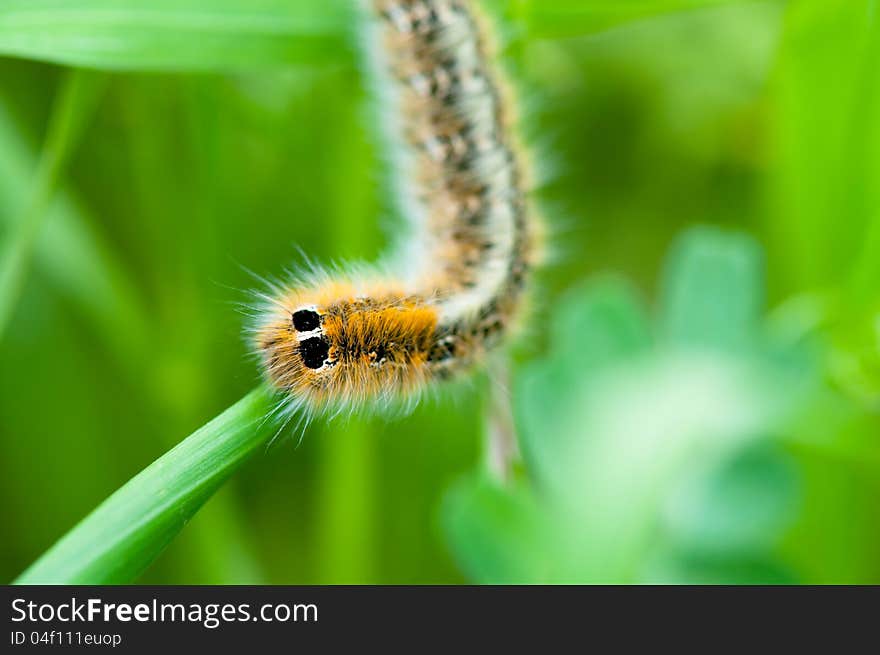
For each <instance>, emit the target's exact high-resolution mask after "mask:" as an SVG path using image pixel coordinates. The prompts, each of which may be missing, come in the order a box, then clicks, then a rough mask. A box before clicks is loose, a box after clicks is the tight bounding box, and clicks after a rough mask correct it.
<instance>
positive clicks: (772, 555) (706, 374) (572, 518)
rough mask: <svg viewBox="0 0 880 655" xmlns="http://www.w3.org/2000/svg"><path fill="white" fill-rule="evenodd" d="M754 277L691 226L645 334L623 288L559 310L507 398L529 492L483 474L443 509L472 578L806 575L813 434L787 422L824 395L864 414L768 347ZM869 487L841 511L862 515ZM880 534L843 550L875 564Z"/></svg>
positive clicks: (751, 260)
mask: <svg viewBox="0 0 880 655" xmlns="http://www.w3.org/2000/svg"><path fill="white" fill-rule="evenodd" d="M759 267H760V259H759V257H758V248H757V247H756V246H755V244H754V243H752V242H750V241H749V240H748V239H745V238H743V237H736V236H724V235H721V234H717V233H714V232H710V231H705V230H703V231H695V232H692V233H690V234H688V235H687V237H686V238H685V239H683V240H682V242H681V243H680V244H679V245H678V246H677V247H676V248H675V250H674V252H673V255H672V256H671V259H670V263H669V266H668V270H667V275H666V282H665V285H664V290H663V294H662V301H661V307H660V309H659V316H658V317H657V320H656V324H655V325H654V326H652V325H651V324H650V322H649V321H647V320H646V319H645V317H644V312H643V310H642V309H641V307H640V303H638V302H637V301H636V300H634V298H633V294H632V292H631V291H630V290H629V289H628V288H627V287H626V286H625V285H623V284H621V283H620V282H607V281H606V282H602V283H599V284H595V283H594V284H592V285H591V286H590V287H589V288H586V289H580V290H577V291H575V292H573V293H572V295H571V297H569V298H568V299H567V300H565V301H564V303H563V304H562V305H561V310H560V313H559V315H558V316H557V317H556V318H555V319H554V321H553V331H552V334H553V343H554V346H553V349H552V351H551V353H550V355H549V357H548V358H547V359H546V360H545V361H542V362H539V363H536V364H533V365H531V366H529V367H527V368H526V369H525V370H524V371H523V373H522V376H521V384H520V385H519V386H518V388H517V393H516V395H515V398H516V405H515V406H516V407H517V409H518V416H519V427H520V430H521V436H522V446H523V449H524V451H525V456H526V457H525V459H526V462H527V470H528V471H529V472H530V476H529V481H528V483H526V482H525V481H522V482H519V483H517V484H515V485H514V486H513V487H512V488H503V487H502V486H500V485H499V484H498V483H493V482H492V481H491V480H489V479H488V478H487V477H486V476H485V475H482V476H476V477H475V478H473V479H469V480H467V481H465V482H463V483H461V484H460V485H459V486H458V487H457V488H456V489H455V490H454V491H453V493H452V494H451V496H450V498H449V499H448V501H447V506H446V512H445V521H446V526H447V531H448V532H449V534H450V538H451V541H452V543H453V545H454V549H455V552H456V553H457V556H458V559H459V561H460V562H461V563H462V566H463V568H464V569H465V570H466V571H468V572H469V573H470V575H471V576H472V577H473V578H474V579H476V580H478V581H480V582H489V583H511V582H525V583H538V582H556V583H564V582H645V581H650V582H698V583H699V582H724V583H756V582H797V581H803V580H805V579H807V580H809V579H810V577H809V574H810V573H813V572H807V571H803V570H800V569H799V568H798V566H797V564H796V561H795V559H794V558H793V557H792V552H791V551H789V550H787V548H786V546H787V544H786V539H785V537H786V535H787V534H788V533H789V531H790V530H791V529H792V528H793V527H794V526H795V524H796V523H797V522H798V521H799V520H807V521H809V520H810V513H811V510H812V508H811V507H809V506H808V505H807V504H806V498H807V497H808V495H809V493H808V492H809V491H810V490H809V489H808V488H807V487H808V485H809V481H808V480H805V479H804V476H803V474H802V472H801V468H800V466H799V462H798V454H797V453H798V447H799V446H802V445H803V443H804V441H805V440H807V441H810V439H809V438H807V437H805V436H804V435H802V434H801V432H800V431H799V430H798V427H797V426H798V425H801V426H802V427H803V426H804V423H805V422H804V420H803V416H804V413H807V414H809V413H811V412H812V407H813V406H814V404H815V403H816V402H817V400H818V399H820V398H821V399H822V401H821V402H824V403H826V404H828V405H829V409H831V408H833V409H834V410H835V411H836V412H840V413H843V414H844V415H848V414H850V413H855V412H857V410H856V409H855V408H853V407H850V406H849V405H847V404H846V403H845V401H844V400H843V399H839V398H836V397H834V396H833V394H832V393H831V392H830V391H829V390H827V389H824V388H823V387H822V385H821V382H820V377H819V375H818V373H819V372H818V369H817V368H816V366H815V363H814V350H815V349H814V348H810V347H808V344H805V343H803V342H801V340H799V339H796V340H795V341H793V342H789V340H787V339H785V338H784V335H782V334H778V333H777V334H769V335H768V334H767V331H766V328H765V326H764V324H763V322H762V320H761V313H762V309H761V297H762V294H763V280H762V275H761V273H760V269H759ZM794 333H795V334H796V331H794ZM839 420H840V419H839V418H837V420H836V421H834V422H831V421H828V419H827V418H826V419H825V423H824V425H823V426H822V427H823V429H824V430H826V433H825V434H823V435H822V440H823V442H824V441H825V440H827V441H833V440H835V439H837V438H838V437H839V436H840V435H839V434H838V433H837V431H838V430H839V429H840V427H839V426H838V424H837V421H839ZM825 465H826V466H827V467H828V468H829V469H831V470H833V471H840V472H845V471H846V469H847V468H849V466H850V465H849V464H847V465H841V464H840V463H839V462H835V461H833V460H831V459H828V460H826V462H825ZM877 472H880V470H877V469H875V471H874V473H877ZM868 479H869V478H868ZM878 492H880V489H875V490H874V493H873V494H868V495H866V496H865V497H864V498H862V499H861V506H860V507H858V508H855V507H839V508H838V509H839V510H840V511H846V512H848V513H856V512H866V516H865V517H864V518H865V519H866V520H868V518H869V516H870V514H871V513H873V510H872V507H876V505H877V502H878V501H880V493H878ZM878 536H880V534H877V535H875V537H874V538H873V539H871V540H869V541H862V542H860V543H852V544H850V548H851V549H852V552H851V555H853V556H855V555H856V553H858V554H859V556H858V559H859V561H863V559H864V558H865V556H870V553H872V552H876V550H877V549H878V547H880V541H878V539H877V537H878ZM829 538H830V539H831V540H835V539H837V536H836V535H830V537H829ZM824 541H826V538H825V537H823V536H822V535H813V537H812V540H811V542H810V545H809V547H810V548H819V549H824V547H823V546H824V544H823V542H824ZM873 574H874V569H873V568H872V567H870V566H869V567H866V568H865V569H864V570H860V571H857V572H854V575H853V577H852V578H851V579H852V580H860V579H865V578H869V577H871V576H872V575H873Z"/></svg>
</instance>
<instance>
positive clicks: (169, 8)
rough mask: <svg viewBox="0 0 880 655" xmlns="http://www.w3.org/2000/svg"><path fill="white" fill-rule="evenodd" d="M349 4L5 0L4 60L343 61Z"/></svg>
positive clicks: (207, 65)
mask: <svg viewBox="0 0 880 655" xmlns="http://www.w3.org/2000/svg"><path fill="white" fill-rule="evenodd" d="M352 23H353V18H352V3H347V2H344V1H343V0H295V1H290V0H214V1H212V2H210V3H205V2H204V1H202V0H7V1H6V2H4V3H3V4H2V5H0V54H5V55H9V56H16V57H27V58H31V59H39V60H43V61H50V62H53V63H58V64H66V65H69V66H81V67H86V68H100V69H105V70H140V71H144V70H150V71H157V70H167V71H228V70H244V69H254V68H266V67H280V66H293V65H296V64H304V63H305V64H308V65H315V64H324V63H327V62H338V61H340V55H343V56H344V54H343V53H344V52H345V51H346V49H347V42H348V40H347V39H346V30H347V29H348V28H349V27H351V26H352Z"/></svg>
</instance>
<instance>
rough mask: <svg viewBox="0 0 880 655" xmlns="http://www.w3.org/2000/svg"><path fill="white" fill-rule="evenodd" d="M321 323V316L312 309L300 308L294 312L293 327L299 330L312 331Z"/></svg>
mask: <svg viewBox="0 0 880 655" xmlns="http://www.w3.org/2000/svg"><path fill="white" fill-rule="evenodd" d="M320 325H321V317H320V316H318V313H317V312H313V311H312V310H311V309H300V310H299V311H298V312H294V313H293V327H294V329H295V330H296V331H297V332H311V331H312V330H317V329H318V327H319V326H320Z"/></svg>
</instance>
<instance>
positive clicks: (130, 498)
mask: <svg viewBox="0 0 880 655" xmlns="http://www.w3.org/2000/svg"><path fill="white" fill-rule="evenodd" d="M272 404H273V399H272V393H271V391H269V390H268V389H267V388H266V387H264V386H263V387H259V388H257V389H255V390H254V391H252V392H251V393H250V394H248V395H247V396H245V397H244V398H242V399H241V400H240V401H239V402H237V403H236V404H235V405H233V406H232V407H230V408H229V409H227V410H226V411H225V412H223V413H222V414H220V415H219V416H218V417H217V418H215V419H214V420H213V421H211V422H210V423H208V424H207V425H205V426H203V427H202V428H200V429H199V430H197V431H196V432H194V433H193V434H192V435H190V436H189V437H188V438H187V439H185V440H184V441H182V442H181V443H179V444H178V445H177V446H176V447H174V448H173V449H171V450H170V451H168V452H167V453H165V454H164V455H163V456H162V457H160V458H159V459H157V460H156V461H155V462H153V463H152V464H151V465H150V466H148V467H147V468H145V469H144V470H143V471H141V472H140V473H139V474H138V475H136V476H135V477H134V478H132V479H131V480H130V481H129V482H128V483H126V484H125V485H124V486H123V487H121V488H120V489H119V490H118V491H116V492H115V493H114V494H113V495H112V496H110V497H109V498H108V499H107V500H106V501H104V503H102V504H101V505H100V506H99V507H98V508H97V509H96V510H94V511H93V512H92V513H91V514H90V515H89V516H87V517H86V518H85V519H84V520H83V521H82V522H81V523H79V525H77V526H76V527H74V528H73V529H72V530H71V531H70V532H68V533H67V534H66V535H65V536H64V537H62V538H61V540H60V541H58V543H56V544H55V545H54V546H53V547H52V548H50V549H49V551H48V552H46V553H45V554H44V555H43V556H42V557H41V558H40V559H39V560H37V561H36V562H35V563H34V564H33V565H32V566H31V567H30V568H28V569H27V570H26V571H25V572H24V573H22V574H21V576H20V577H19V578H18V579H17V580H16V581H15V583H16V584H126V583H130V582H131V581H132V580H134V579H135V578H136V577H137V576H138V575H140V573H141V572H142V571H143V570H144V569H146V568H147V566H149V564H150V563H151V562H152V561H153V560H154V559H155V558H156V557H157V556H158V555H159V553H161V552H162V550H163V549H164V548H165V546H167V545H168V543H170V541H171V540H172V539H173V538H174V536H175V535H176V534H177V533H178V532H179V531H180V530H181V529H182V528H183V526H184V525H186V524H187V522H188V521H189V520H190V519H191V518H192V516H193V515H194V514H195V513H196V511H198V509H199V508H200V507H201V506H202V505H203V504H204V503H205V501H207V500H208V498H210V497H211V495H212V494H213V493H214V492H215V491H216V490H217V489H218V488H219V487H220V486H221V485H222V484H223V482H224V481H226V479H227V478H229V476H231V475H232V474H233V473H234V472H235V471H236V470H237V469H238V468H240V467H241V466H242V464H244V463H245V462H246V461H247V460H248V458H249V457H250V456H252V455H253V454H254V453H256V452H257V451H258V450H260V449H261V447H264V446H265V444H266V443H268V441H269V439H271V437H272V436H273V435H274V434H275V430H276V429H277V424H275V423H274V422H273V421H270V420H266V416H268V414H269V411H270V409H271V407H272Z"/></svg>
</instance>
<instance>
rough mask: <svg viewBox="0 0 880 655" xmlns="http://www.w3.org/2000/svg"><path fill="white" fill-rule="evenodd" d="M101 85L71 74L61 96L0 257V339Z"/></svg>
mask: <svg viewBox="0 0 880 655" xmlns="http://www.w3.org/2000/svg"><path fill="white" fill-rule="evenodd" d="M102 81H103V79H102V78H101V77H99V76H96V75H94V74H93V73H86V72H83V71H71V72H70V73H68V75H67V78H66V79H65V80H64V82H63V85H62V87H61V89H60V91H59V92H58V93H59V97H58V100H56V103H55V108H54V110H53V114H52V118H51V122H50V124H49V130H48V134H47V136H46V144H45V146H44V148H43V153H42V156H41V157H40V163H39V165H38V168H37V173H36V177H35V179H34V182H33V186H32V189H31V192H30V196H29V198H28V201H27V203H26V205H25V207H24V210H23V213H22V215H21V218H20V219H19V220H18V221H17V223H16V224H15V226H14V227H13V229H12V231H11V233H10V234H9V235H7V238H6V240H5V242H4V244H3V250H2V252H0V337H2V335H3V332H4V331H5V328H6V325H7V324H8V323H9V319H10V317H11V315H12V312H13V310H14V308H15V305H16V303H17V302H18V298H19V296H20V294H21V289H22V286H23V285H24V281H25V279H26V277H27V272H28V269H29V268H30V263H31V258H32V256H33V252H34V247H35V244H36V241H37V237H38V236H39V234H40V231H41V229H42V227H43V224H44V222H45V219H46V217H47V216H48V214H49V207H50V205H51V202H52V199H53V198H54V196H55V189H56V187H57V186H58V182H59V178H60V177H61V176H62V174H63V170H64V167H65V166H66V164H67V161H68V159H69V158H70V155H71V154H72V152H73V151H74V150H75V149H76V145H77V143H78V141H79V137H80V135H81V133H82V131H83V128H84V126H85V125H86V123H87V122H88V119H89V117H90V115H91V113H92V110H93V109H94V107H95V106H96V104H97V98H98V95H99V90H100V88H101V86H102Z"/></svg>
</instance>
